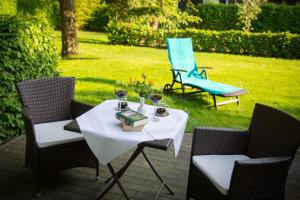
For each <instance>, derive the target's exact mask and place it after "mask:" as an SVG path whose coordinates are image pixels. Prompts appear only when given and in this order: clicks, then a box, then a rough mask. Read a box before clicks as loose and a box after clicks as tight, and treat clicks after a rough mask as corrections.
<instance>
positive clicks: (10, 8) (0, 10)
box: [0, 0, 17, 15]
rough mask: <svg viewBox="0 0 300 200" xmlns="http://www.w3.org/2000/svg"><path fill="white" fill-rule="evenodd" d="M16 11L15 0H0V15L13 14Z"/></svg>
mask: <svg viewBox="0 0 300 200" xmlns="http://www.w3.org/2000/svg"><path fill="white" fill-rule="evenodd" d="M16 13H17V0H1V1H0V15H15V14H16Z"/></svg>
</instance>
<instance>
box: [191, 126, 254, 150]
mask: <svg viewBox="0 0 300 200" xmlns="http://www.w3.org/2000/svg"><path fill="white" fill-rule="evenodd" d="M248 138H249V134H248V131H241V130H237V129H226V128H208V127H196V128H194V131H193V144H192V152H191V156H194V155H209V154H219V155H226V154H245V152H246V149H247V144H248Z"/></svg>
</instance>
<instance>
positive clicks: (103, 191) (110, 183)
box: [95, 163, 130, 200]
mask: <svg viewBox="0 0 300 200" xmlns="http://www.w3.org/2000/svg"><path fill="white" fill-rule="evenodd" d="M107 167H108V169H109V171H110V173H111V174H112V178H111V179H110V180H109V181H107V183H106V184H105V186H104V187H103V188H102V189H101V190H100V192H99V193H98V194H97V195H96V198H95V199H96V200H100V199H102V198H103V197H104V196H105V195H106V193H108V192H109V190H110V189H111V188H112V187H113V186H114V185H115V184H116V183H117V185H118V186H119V188H120V190H121V192H122V193H123V194H124V196H125V198H126V199H127V200H130V199H129V197H128V195H127V193H126V191H125V190H124V188H123V186H122V184H121V182H120V180H119V177H118V174H117V173H115V171H114V169H113V167H112V165H111V164H110V163H108V164H107Z"/></svg>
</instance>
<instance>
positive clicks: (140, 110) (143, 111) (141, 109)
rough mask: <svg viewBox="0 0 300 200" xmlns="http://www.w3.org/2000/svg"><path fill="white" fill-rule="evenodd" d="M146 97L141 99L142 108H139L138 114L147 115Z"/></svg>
mask: <svg viewBox="0 0 300 200" xmlns="http://www.w3.org/2000/svg"><path fill="white" fill-rule="evenodd" d="M144 104H145V97H140V106H139V107H138V108H137V112H138V113H141V114H145V113H146V110H145V108H144Z"/></svg>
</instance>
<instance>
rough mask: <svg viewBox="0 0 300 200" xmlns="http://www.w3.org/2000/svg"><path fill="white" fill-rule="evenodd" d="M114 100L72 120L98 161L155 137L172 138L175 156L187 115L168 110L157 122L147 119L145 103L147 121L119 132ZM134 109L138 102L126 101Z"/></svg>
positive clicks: (107, 158)
mask: <svg viewBox="0 0 300 200" xmlns="http://www.w3.org/2000/svg"><path fill="white" fill-rule="evenodd" d="M117 103H118V101H117V100H107V101H104V102H103V103H101V104H100V105H98V106H96V107H94V108H93V109H91V110H90V111H88V112H86V113H84V114H83V115H81V116H79V117H78V118H77V119H76V120H77V122H78V124H79V127H80V130H81V132H82V134H83V136H84V137H85V139H86V141H87V143H88V145H89V147H90V148H91V150H92V151H93V153H94V154H95V156H96V157H97V158H98V160H99V162H100V163H101V164H104V165H106V164H108V163H109V162H110V161H112V160H113V159H114V158H116V157H117V156H119V155H121V154H122V153H124V152H126V151H128V150H129V149H131V148H133V147H136V146H137V145H138V144H139V143H142V142H145V141H151V140H156V139H167V138H170V139H173V142H174V149H175V156H177V154H178V152H179V149H180V145H181V142H182V138H183V135H184V130H185V127H186V123H187V119H188V114H187V113H186V112H184V111H182V110H176V109H168V112H169V113H170V115H169V116H167V117H160V118H159V119H160V121H158V122H153V121H152V120H151V117H152V113H153V112H154V110H153V109H154V108H153V106H149V105H145V109H146V111H147V112H146V114H145V115H146V116H148V117H149V122H148V123H147V124H146V125H145V126H144V128H143V130H142V131H135V132H132V131H130V132H128V131H123V130H122V127H121V122H120V121H119V120H117V119H116V118H115V113H116V112H117V111H115V109H114V108H115V107H116V106H117ZM128 105H129V107H130V108H131V109H133V110H136V109H137V107H138V106H139V104H138V103H132V102H129V103H128Z"/></svg>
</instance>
